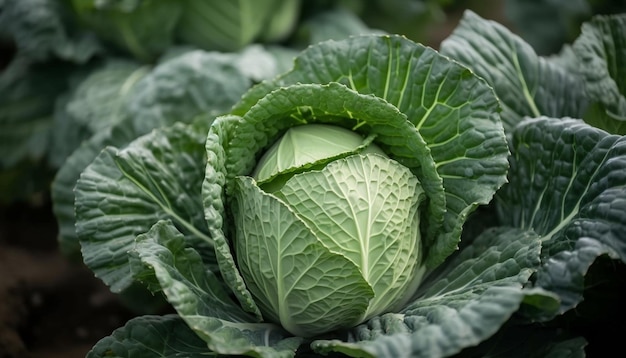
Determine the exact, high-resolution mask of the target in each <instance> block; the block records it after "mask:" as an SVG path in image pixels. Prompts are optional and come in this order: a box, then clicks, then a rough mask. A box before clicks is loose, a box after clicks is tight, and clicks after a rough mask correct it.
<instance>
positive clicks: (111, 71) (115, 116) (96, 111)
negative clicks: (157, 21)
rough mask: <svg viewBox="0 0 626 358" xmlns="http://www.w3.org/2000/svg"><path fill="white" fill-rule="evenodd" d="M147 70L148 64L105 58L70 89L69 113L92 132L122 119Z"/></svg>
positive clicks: (75, 120) (148, 70)
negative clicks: (106, 59) (141, 64)
mask: <svg viewBox="0 0 626 358" xmlns="http://www.w3.org/2000/svg"><path fill="white" fill-rule="evenodd" d="M149 72H150V68H149V67H148V66H140V65H139V64H137V63H135V62H132V61H128V60H123V59H110V60H108V61H106V62H105V63H104V64H103V65H102V66H101V67H99V68H97V69H95V70H93V71H91V72H90V73H89V75H88V76H87V77H86V78H85V79H84V80H82V81H81V82H80V83H79V84H78V85H77V86H76V88H74V89H73V90H72V93H71V96H70V98H69V101H68V103H67V104H66V106H67V112H68V115H70V116H71V117H72V119H73V121H74V122H75V123H78V124H80V125H82V126H85V127H88V128H89V130H90V131H91V133H97V132H98V131H100V130H103V129H105V128H108V127H111V126H112V125H114V124H115V123H117V122H119V121H121V120H122V119H123V118H124V116H123V114H124V105H125V104H126V101H127V100H128V98H129V97H131V93H132V91H133V90H134V88H135V85H136V84H137V82H138V81H140V80H141V79H142V78H143V77H144V76H146V75H147V74H148V73H149Z"/></svg>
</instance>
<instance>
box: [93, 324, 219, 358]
mask: <svg viewBox="0 0 626 358" xmlns="http://www.w3.org/2000/svg"><path fill="white" fill-rule="evenodd" d="M207 349H208V348H207V344H206V342H205V341H203V340H202V339H200V337H198V336H197V335H196V334H195V332H194V331H192V330H191V328H189V326H187V324H186V323H185V321H183V319H181V318H180V317H179V316H177V315H166V316H140V317H136V318H133V319H131V320H130V321H128V322H127V323H126V325H124V327H121V328H118V329H116V330H115V331H113V333H112V334H111V335H110V336H108V337H105V338H103V339H101V340H100V341H98V343H96V344H95V345H94V346H93V348H92V349H91V350H90V351H89V352H88V353H87V356H86V357H87V358H105V357H120V358H132V357H136V355H137V354H140V355H143V356H147V355H151V356H154V357H160V358H161V357H162V358H175V357H181V356H184V357H186V358H204V357H206V352H207Z"/></svg>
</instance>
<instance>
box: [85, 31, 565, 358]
mask: <svg viewBox="0 0 626 358" xmlns="http://www.w3.org/2000/svg"><path fill="white" fill-rule="evenodd" d="M499 109H500V106H499V102H498V99H497V98H496V96H495V94H494V92H493V89H492V88H491V87H490V86H489V85H487V83H486V82H485V81H484V80H482V79H481V78H479V77H477V76H476V75H474V74H473V73H472V72H471V71H470V70H469V69H467V68H466V67H463V66H461V65H459V64H458V63H456V62H453V61H450V60H449V59H448V58H446V57H444V56H441V55H439V54H438V53H437V52H436V51H434V50H432V49H430V48H427V47H424V46H421V45H418V44H416V43H413V42H411V41H409V40H407V39H406V38H403V37H401V36H360V37H353V38H350V39H347V40H343V41H327V42H323V43H320V44H318V45H315V46H311V47H309V48H307V49H306V50H305V51H303V52H302V53H301V54H300V55H299V56H298V57H297V58H296V59H295V62H294V66H293V68H292V69H291V70H290V71H288V72H285V73H283V74H281V75H279V76H277V77H276V78H274V79H272V80H267V81H264V82H261V83H259V84H257V85H255V86H254V87H252V88H251V89H250V90H249V91H248V92H246V93H245V94H244V95H243V97H242V98H241V100H240V101H239V102H237V103H236V104H235V105H234V106H233V107H232V108H231V110H230V111H229V112H228V113H226V114H224V115H220V116H218V117H217V118H214V117H211V118H209V119H208V120H207V118H206V117H205V116H200V117H198V118H197V120H196V121H194V122H193V123H192V124H183V123H179V124H177V125H174V126H171V127H167V128H162V129H158V130H155V131H153V132H151V133H150V134H148V135H146V136H143V137H141V138H138V139H136V140H134V141H133V142H132V143H130V144H129V145H128V146H127V147H125V148H121V149H117V148H114V147H108V148H106V149H105V150H103V151H102V152H101V154H99V155H98V157H97V158H96V159H95V160H94V162H93V163H91V164H90V165H89V166H88V167H87V168H86V169H85V170H84V171H83V173H82V174H81V177H80V179H79V180H78V182H77V184H76V189H75V191H76V201H75V207H76V220H77V221H76V234H77V236H78V237H79V239H80V242H81V248H82V253H83V257H84V260H85V263H86V265H87V266H88V267H90V268H91V269H92V270H93V271H94V273H95V274H96V275H97V276H98V277H100V278H102V280H103V281H104V282H105V283H106V284H107V285H109V286H110V287H111V289H112V290H113V291H116V292H120V291H124V290H126V289H128V288H131V287H132V285H133V284H134V283H137V282H140V283H142V284H143V285H145V286H146V287H148V288H149V289H150V290H152V291H155V292H162V293H163V295H164V297H165V298H166V299H167V301H168V302H169V303H170V304H171V305H172V307H173V308H174V309H175V310H176V313H177V315H176V316H171V315H170V316H165V317H160V318H157V317H156V316H149V317H146V318H143V319H138V320H135V321H131V322H129V323H128V325H127V326H126V327H124V328H122V329H120V330H118V331H116V333H115V334H114V337H110V339H106V340H103V341H101V342H100V343H99V344H98V345H97V346H96V347H95V348H94V350H93V352H94V353H93V354H92V355H91V356H90V357H104V356H109V355H111V354H114V355H115V354H117V355H118V356H124V354H125V353H124V352H122V351H121V350H123V349H127V348H126V346H124V345H123V344H118V340H123V342H124V344H126V343H125V342H130V341H132V339H137V338H139V339H144V338H145V339H148V338H150V339H152V338H153V337H156V338H155V339H154V341H156V342H159V343H163V344H165V345H167V348H166V349H167V350H169V352H177V353H180V352H184V354H183V353H181V354H182V355H185V356H193V355H189V352H190V350H191V349H193V350H194V351H197V352H199V354H201V355H206V354H216V355H220V356H221V355H237V356H241V355H245V356H253V357H267V358H275V357H285V358H287V357H294V356H300V355H301V354H302V355H304V356H306V355H308V354H310V353H314V354H322V355H325V354H329V353H330V354H333V353H341V354H345V355H348V356H354V357H420V356H421V357H423V356H428V357H445V356H450V355H454V354H456V353H458V352H461V351H462V350H463V349H465V348H467V347H471V346H475V345H477V344H479V343H480V342H483V341H485V340H486V339H487V338H489V337H491V336H493V335H494V334H495V333H496V332H497V331H498V329H500V327H501V326H502V325H503V324H504V323H505V322H507V321H509V320H510V318H511V316H512V315H513V313H514V312H516V311H518V309H519V308H520V306H521V305H522V304H524V302H533V304H535V303H537V307H534V308H533V309H537V308H538V306H541V305H546V304H547V303H549V304H550V307H554V306H557V307H558V305H556V304H554V303H555V302H556V300H554V299H553V297H552V296H549V295H543V294H542V293H541V292H539V291H537V290H527V289H526V288H525V287H526V285H527V284H528V283H529V280H530V277H531V275H532V274H533V273H534V272H536V269H537V268H538V267H539V265H540V264H541V260H540V253H541V241H540V240H541V238H540V236H538V235H537V234H535V233H534V232H532V231H527V230H521V229H516V228H510V227H498V228H491V229H489V230H485V231H484V232H483V233H481V234H480V235H476V232H473V231H472V230H468V231H463V229H464V227H468V228H472V226H469V225H466V224H467V223H468V222H467V220H468V217H469V215H470V214H471V213H472V212H473V211H474V210H475V209H476V208H477V207H478V206H479V205H482V204H487V203H490V202H491V200H492V198H493V196H494V194H495V193H496V191H497V190H498V189H499V188H500V187H501V186H502V185H503V184H504V183H505V182H506V174H507V170H508V168H509V162H508V158H509V147H508V144H507V138H506V136H505V133H504V129H503V125H502V122H501V119H500V115H499ZM198 163H201V165H199V164H198ZM474 231H475V230H474ZM462 232H463V234H464V236H465V237H468V239H467V240H465V239H464V242H463V245H462V246H461V245H460V243H461V233H462ZM460 246H461V247H462V249H461V250H459V247H460ZM539 311H540V310H539V309H537V310H536V312H539ZM135 327H141V328H140V329H141V330H140V331H141V332H142V334H141V335H139V334H136V332H139V331H137V330H135ZM146 327H153V328H154V329H153V330H152V329H148V328H146ZM174 327H175V328H174ZM128 336H132V339H127V337H128ZM163 337H168V338H167V340H163ZM129 344H130V343H129ZM145 347H149V348H150V349H152V351H151V352H152V353H153V352H154V351H159V352H161V351H165V348H162V347H161V346H159V348H157V346H156V345H154V344H153V343H150V344H145ZM145 347H141V349H139V351H141V350H142V349H145ZM128 349H130V348H128ZM133 349H134V348H133ZM164 354H165V353H164Z"/></svg>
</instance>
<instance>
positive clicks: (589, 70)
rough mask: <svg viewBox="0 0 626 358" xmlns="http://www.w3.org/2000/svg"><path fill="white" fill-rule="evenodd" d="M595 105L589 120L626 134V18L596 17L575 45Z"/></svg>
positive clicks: (586, 24) (587, 118)
mask: <svg viewBox="0 0 626 358" xmlns="http://www.w3.org/2000/svg"><path fill="white" fill-rule="evenodd" d="M573 50H574V52H575V54H576V55H577V58H578V60H579V61H580V72H581V73H582V75H583V76H584V78H585V84H586V89H587V93H588V95H589V97H590V99H591V100H592V101H593V104H592V106H591V108H590V111H589V113H587V114H586V115H585V117H584V119H585V121H586V122H588V123H590V124H591V125H594V126H596V127H599V128H602V129H604V130H606V131H608V132H610V133H615V134H620V135H624V134H626V15H624V14H622V15H614V16H596V17H594V18H593V19H592V21H590V22H588V23H585V24H583V26H582V34H581V36H580V37H579V38H578V39H577V40H576V42H575V43H574V45H573Z"/></svg>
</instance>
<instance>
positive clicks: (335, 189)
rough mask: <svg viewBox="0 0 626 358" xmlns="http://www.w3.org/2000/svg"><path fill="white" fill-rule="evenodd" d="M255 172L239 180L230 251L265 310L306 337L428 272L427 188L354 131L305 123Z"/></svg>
mask: <svg viewBox="0 0 626 358" xmlns="http://www.w3.org/2000/svg"><path fill="white" fill-rule="evenodd" d="M359 152H360V153H359ZM381 154H382V155H381ZM286 176H287V177H289V178H288V180H286V178H285V177H286ZM253 178H254V179H253ZM253 178H250V177H246V176H240V177H237V178H236V179H235V192H234V197H235V203H234V204H235V205H234V209H233V216H234V228H235V250H236V257H237V263H238V266H239V269H240V271H241V273H242V275H243V277H244V278H245V281H246V285H247V286H248V288H249V289H250V292H251V293H252V294H253V296H254V298H255V301H256V302H257V304H258V305H259V308H260V309H261V312H262V313H263V316H264V317H267V318H268V319H270V320H272V321H274V322H276V323H280V324H281V325H282V326H283V327H285V328H286V329H287V330H288V331H290V332H291V333H293V334H294V335H299V336H305V337H306V336H314V335H316V334H320V333H325V332H328V331H331V330H334V329H337V328H342V327H350V326H353V325H355V324H357V323H360V322H362V321H364V320H365V319H367V318H370V317H372V316H376V315H379V314H381V313H385V312H389V311H394V310H397V309H399V308H400V307H402V305H403V304H404V303H406V301H407V299H408V296H410V295H411V294H412V293H413V291H414V290H415V288H416V287H417V283H419V281H420V278H421V276H422V274H423V272H424V270H423V269H422V266H421V234H420V227H419V222H420V220H419V214H418V213H419V206H420V203H422V202H423V200H424V191H423V190H422V188H421V186H420V185H419V181H418V180H417V178H416V177H415V175H413V173H411V171H410V170H409V169H407V168H406V167H404V166H403V165H401V164H399V163H397V162H396V161H394V160H393V159H389V158H388V157H387V156H386V155H385V154H384V152H382V150H380V149H379V148H378V147H377V146H376V145H375V144H368V143H367V142H366V141H365V140H364V139H363V138H361V137H360V136H359V135H358V134H355V133H354V132H351V131H349V130H347V129H343V128H341V127H334V126H328V125H320V124H307V125H302V126H297V127H293V128H290V129H289V130H288V131H287V132H286V133H285V134H284V135H283V136H282V137H281V138H280V139H279V140H278V141H277V142H276V143H274V145H273V146H272V147H270V148H269V149H268V151H267V152H265V154H264V156H263V157H262V158H261V160H260V161H259V163H258V165H257V166H256V169H255V175H254V176H253ZM255 179H256V180H255ZM277 181H278V182H279V184H280V185H279V184H276V183H275V182H277ZM257 184H258V185H257ZM266 186H270V187H272V189H273V190H272V192H271V193H270V192H267V191H265V190H263V189H261V188H263V187H266ZM333 307H334V308H333Z"/></svg>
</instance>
